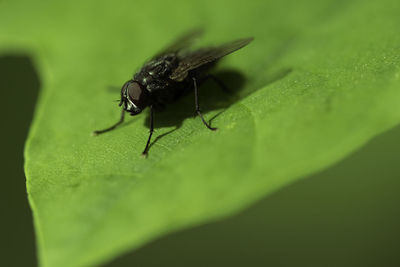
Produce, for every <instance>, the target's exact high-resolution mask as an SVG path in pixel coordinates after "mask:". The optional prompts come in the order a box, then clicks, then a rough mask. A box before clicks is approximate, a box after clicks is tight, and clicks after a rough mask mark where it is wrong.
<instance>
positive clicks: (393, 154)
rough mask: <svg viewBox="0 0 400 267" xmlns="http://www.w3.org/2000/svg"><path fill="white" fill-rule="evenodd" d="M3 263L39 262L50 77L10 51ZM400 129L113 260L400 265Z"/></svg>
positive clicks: (2, 61) (3, 60)
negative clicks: (33, 178)
mask: <svg viewBox="0 0 400 267" xmlns="http://www.w3.org/2000/svg"><path fill="white" fill-rule="evenodd" d="M0 77H1V79H0V80H1V82H2V90H1V99H2V102H3V104H2V105H1V111H2V112H1V114H2V117H3V120H2V122H3V123H2V131H1V142H2V149H1V160H2V167H3V173H2V176H1V177H2V179H1V183H2V184H1V187H0V188H1V192H0V196H1V201H0V203H1V204H0V208H1V220H0V229H1V237H2V238H1V249H0V251H1V264H0V265H1V266H36V256H35V241H34V233H33V225H32V216H31V212H30V209H29V206H28V202H27V198H26V191H25V177H24V172H23V146H24V141H25V138H26V135H27V131H28V128H29V124H30V121H31V119H32V116H33V110H34V105H35V101H36V99H37V97H38V90H39V87H40V81H39V78H38V77H37V74H36V71H35V69H34V67H33V65H32V63H31V61H30V59H29V57H21V56H13V55H9V56H3V57H0ZM399 138H400V127H397V128H395V129H392V130H390V131H389V132H387V133H384V134H382V135H380V136H378V137H377V138H375V139H374V140H372V141H371V142H370V143H369V144H368V145H366V146H365V147H363V148H362V149H360V150H359V151H357V152H356V153H354V154H353V155H351V156H350V157H348V158H347V159H345V160H343V161H342V162H340V163H338V164H336V165H335V166H334V167H331V168H329V169H328V170H325V171H323V172H321V173H318V174H315V175H313V176H311V177H308V178H307V179H302V180H300V181H298V182H296V183H293V184H292V185H290V186H288V187H286V188H283V189H282V190H279V191H278V192H276V193H275V194H272V195H271V196H269V197H267V198H265V199H264V200H262V201H260V202H259V203H258V204H256V205H254V206H253V207H251V208H249V209H247V210H246V211H244V212H242V213H241V214H239V215H237V216H234V217H232V218H229V219H226V220H223V221H219V222H214V223H210V224H207V225H204V226H200V227H196V228H194V229H190V230H185V231H181V232H178V233H175V234H171V235H169V236H166V237H163V238H161V239H159V240H156V241H154V242H152V243H150V244H148V245H146V246H144V247H142V248H141V249H139V250H137V251H134V252H132V253H131V254H129V255H125V256H122V257H120V258H119V259H116V260H114V261H113V262H112V263H110V264H108V265H106V266H109V267H112V266H113V267H116V266H400V259H399V255H398V254H399V253H398V252H399V244H398V243H399V240H400V230H399V225H400V211H399V208H398V207H397V206H398V203H399V200H400V195H399V194H398V188H399V186H400V179H399V178H400V166H399V164H398V158H399V156H400V143H399V142H398V140H399Z"/></svg>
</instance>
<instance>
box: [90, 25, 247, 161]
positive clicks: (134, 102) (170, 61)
mask: <svg viewBox="0 0 400 267" xmlns="http://www.w3.org/2000/svg"><path fill="white" fill-rule="evenodd" d="M199 34H200V32H192V33H190V34H187V35H184V36H183V37H181V38H179V39H178V40H177V41H175V42H174V43H173V44H172V45H170V46H169V47H168V48H167V49H165V50H164V51H163V52H162V53H159V54H157V55H156V56H155V57H153V58H152V59H151V60H150V61H148V62H147V63H145V64H144V65H143V67H142V68H141V69H140V70H139V71H138V72H137V73H136V74H135V75H134V76H133V78H132V79H130V80H129V81H127V82H125V84H124V85H123V86H122V88H121V99H120V102H119V106H120V107H121V106H122V111H121V117H120V119H119V121H118V122H117V123H115V124H114V125H112V126H111V127H109V128H106V129H104V130H98V131H94V132H93V134H94V135H98V134H101V133H105V132H108V131H111V130H113V129H115V128H116V127H117V126H118V125H120V124H121V123H122V122H123V121H124V117H125V112H128V113H130V115H131V116H135V115H137V114H139V113H141V112H142V111H143V110H144V109H145V108H146V107H149V108H150V133H149V137H148V138H147V143H146V146H145V148H144V150H143V152H142V155H147V153H148V150H149V145H150V141H151V136H152V134H153V130H154V113H155V110H160V109H162V107H164V106H165V105H166V104H169V103H171V102H173V101H174V100H176V99H178V98H179V97H180V96H182V95H184V94H185V92H187V91H189V90H193V91H194V100H195V111H196V113H197V115H198V116H199V117H200V119H201V120H202V122H203V124H204V125H205V126H206V127H207V128H208V129H210V130H212V131H215V130H217V128H214V127H211V126H210V124H209V123H207V122H206V120H205V119H204V117H203V115H202V113H201V111H200V105H199V98H198V86H197V84H198V83H200V82H202V81H204V80H206V79H208V78H212V79H214V80H215V81H216V82H217V83H218V84H219V85H220V86H222V85H223V84H222V83H221V82H220V81H219V80H218V79H216V77H214V76H212V75H210V74H208V70H209V69H210V68H211V67H212V66H213V65H214V64H215V63H216V62H217V61H218V60H219V59H220V58H222V57H224V56H226V55H228V54H230V53H232V52H234V51H236V50H238V49H241V48H243V47H244V46H246V45H247V44H249V43H250V42H251V41H252V40H253V38H245V39H239V40H235V41H232V42H229V43H225V44H222V45H219V46H213V47H206V48H200V49H198V50H194V51H190V50H188V49H187V48H188V47H189V46H190V44H191V43H193V41H194V39H195V38H196V37H198V35H199Z"/></svg>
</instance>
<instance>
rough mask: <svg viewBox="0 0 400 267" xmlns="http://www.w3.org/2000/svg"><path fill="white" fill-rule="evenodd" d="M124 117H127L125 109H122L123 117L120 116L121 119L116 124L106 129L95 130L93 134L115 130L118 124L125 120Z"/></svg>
mask: <svg viewBox="0 0 400 267" xmlns="http://www.w3.org/2000/svg"><path fill="white" fill-rule="evenodd" d="M124 118H125V110H124V109H122V112H121V117H120V119H119V121H118V122H117V123H116V124H114V125H113V126H111V127H108V128H106V129H104V130H97V131H93V135H98V134H102V133H105V132H108V131H111V130H114V129H115V128H117V126H118V125H120V124H121V123H123V122H124Z"/></svg>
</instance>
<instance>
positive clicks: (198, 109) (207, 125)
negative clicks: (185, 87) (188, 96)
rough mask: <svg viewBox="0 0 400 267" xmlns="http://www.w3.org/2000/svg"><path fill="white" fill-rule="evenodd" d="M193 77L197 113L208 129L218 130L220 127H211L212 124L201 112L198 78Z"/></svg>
mask: <svg viewBox="0 0 400 267" xmlns="http://www.w3.org/2000/svg"><path fill="white" fill-rule="evenodd" d="M192 79H193V86H194V104H195V107H196V113H197V115H199V117H200V118H201V120H202V121H203V124H204V125H205V126H206V127H207V128H208V129H210V130H212V131H215V130H217V129H218V128H213V127H211V126H210V125H209V124H208V123H207V122H206V121H205V119H204V117H203V115H202V114H201V111H200V106H199V95H198V92H197V82H196V78H195V77H192Z"/></svg>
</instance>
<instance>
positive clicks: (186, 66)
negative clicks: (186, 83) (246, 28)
mask: <svg viewBox="0 0 400 267" xmlns="http://www.w3.org/2000/svg"><path fill="white" fill-rule="evenodd" d="M252 40H253V38H252V37H251V38H246V39H239V40H236V41H233V42H230V43H226V44H223V45H220V46H216V47H208V48H203V49H199V50H196V51H193V52H189V53H184V54H182V55H179V59H180V62H179V64H178V66H177V67H176V69H175V70H174V71H173V72H172V74H171V75H170V79H172V80H175V81H178V82H180V81H183V80H184V79H185V78H186V76H187V75H188V73H189V71H191V70H194V69H197V68H199V67H201V66H202V65H205V64H207V63H211V62H214V61H216V60H218V59H220V58H221V57H224V56H226V55H228V54H230V53H232V52H235V51H236V50H238V49H240V48H242V47H244V46H246V45H247V44H249V43H250V42H251V41H252Z"/></svg>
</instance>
